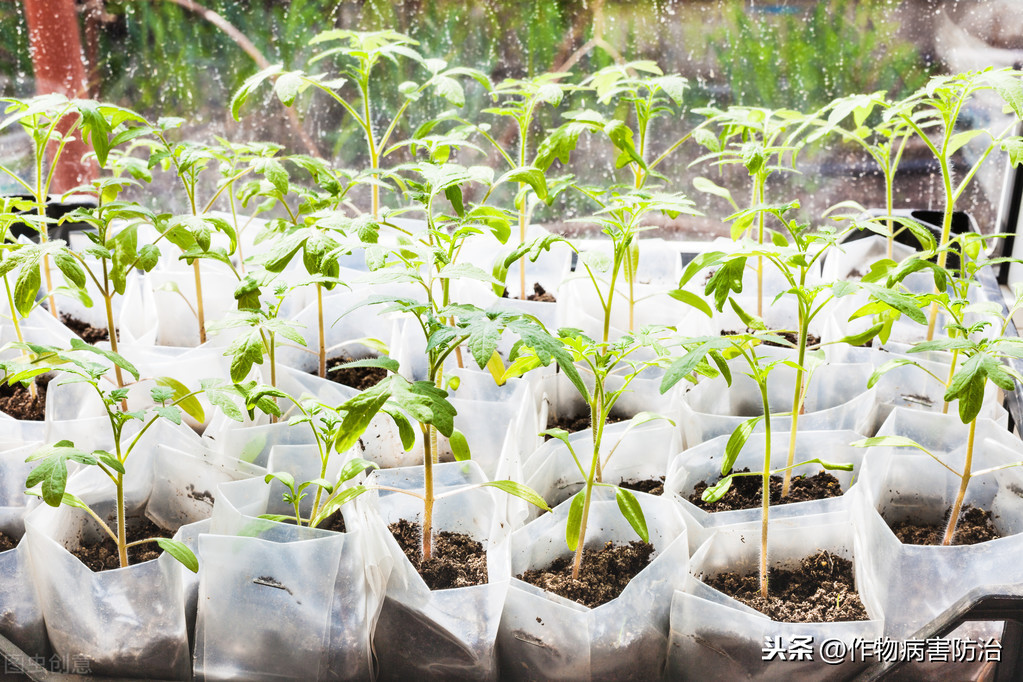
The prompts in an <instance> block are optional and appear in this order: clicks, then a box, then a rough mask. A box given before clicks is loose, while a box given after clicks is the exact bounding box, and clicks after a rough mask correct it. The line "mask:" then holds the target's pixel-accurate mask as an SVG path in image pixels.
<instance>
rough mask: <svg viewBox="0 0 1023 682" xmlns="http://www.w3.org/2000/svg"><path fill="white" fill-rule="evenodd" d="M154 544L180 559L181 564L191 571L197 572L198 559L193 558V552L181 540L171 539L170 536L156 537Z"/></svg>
mask: <svg viewBox="0 0 1023 682" xmlns="http://www.w3.org/2000/svg"><path fill="white" fill-rule="evenodd" d="M156 544H157V545H159V546H160V549H162V550H163V551H165V552H167V554H170V555H171V556H172V557H174V558H175V559H177V560H178V561H180V562H181V565H183V566H184V567H185V568H187V569H188V570H190V571H191V572H192V573H198V572H199V560H198V559H196V558H195V554H193V553H192V550H190V549H189V548H188V547H187V546H186V545H185V544H184V543H183V542H178V541H177V540H171V539H170V538H156Z"/></svg>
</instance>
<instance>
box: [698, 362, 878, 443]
mask: <svg viewBox="0 0 1023 682" xmlns="http://www.w3.org/2000/svg"><path fill="white" fill-rule="evenodd" d="M872 371H873V370H872V368H871V366H870V365H867V364H863V363H855V364H833V365H832V364H826V365H823V366H821V367H819V368H818V369H817V370H816V371H815V372H814V373H813V376H812V378H811V379H810V384H809V388H808V389H807V391H806V398H805V400H804V402H803V405H804V410H805V412H804V413H803V414H802V415H800V417H799V430H800V431H825V430H848V431H855V432H857V433H862V434H865V435H871V434H872V433H873V430H874V422H875V415H876V413H877V395H876V393H875V391H874V389H868V388H867V380H868V379H869V378H870V375H871V373H872ZM795 374H796V371H795V370H794V369H793V368H791V367H788V366H784V365H783V366H780V367H778V368H777V369H775V370H773V371H772V372H771V374H770V377H769V378H768V381H767V387H768V400H769V404H770V405H771V411H772V414H771V429H772V431H773V432H774V433H776V434H787V433H788V432H789V430H790V428H791V426H792V417H790V416H788V415H784V414H774V413H775V412H788V411H791V409H792V392H793V387H794V383H793V382H794V381H795ZM681 407H682V414H681V424H682V439H683V442H684V444H685V446H686V447H687V448H691V447H694V446H696V445H699V444H700V443H702V442H704V441H707V440H710V439H711V438H715V437H717V436H723V435H730V434H731V433H732V432H733V431H734V430H735V428H736V427H737V426H738V425H739V424H740V423H741V422H743V421H745V420H746V419H748V418H749V417H752V416H755V415H758V414H761V413H762V411H763V408H762V402H761V397H760V388H759V387H758V386H757V384H756V382H754V381H753V380H752V379H751V378H749V377H748V376H746V375H745V374H742V373H741V372H734V371H733V373H732V385H731V387H728V386H727V385H726V384H725V381H724V380H723V379H722V378H720V377H717V378H715V379H709V380H708V379H703V380H701V381H700V382H699V383H697V384H696V385H695V386H693V387H692V388H691V389H689V391H688V392H686V393H685V394H684V395H683V396H682V404H681ZM763 428H764V423H763V420H761V421H760V422H759V423H758V424H757V427H756V429H757V430H758V431H762V430H763Z"/></svg>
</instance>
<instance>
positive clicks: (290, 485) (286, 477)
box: [263, 471, 295, 493]
mask: <svg viewBox="0 0 1023 682" xmlns="http://www.w3.org/2000/svg"><path fill="white" fill-rule="evenodd" d="M274 480H277V481H280V482H281V483H283V484H284V487H285V488H287V489H288V490H290V491H291V492H293V493H294V492H295V477H294V476H292V475H291V474H289V473H288V472H287V471H272V472H270V473H268V474H267V475H266V476H264V477H263V482H264V483H269V482H270V481H274Z"/></svg>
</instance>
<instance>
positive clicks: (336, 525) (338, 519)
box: [316, 509, 346, 533]
mask: <svg viewBox="0 0 1023 682" xmlns="http://www.w3.org/2000/svg"><path fill="white" fill-rule="evenodd" d="M316 527H317V528H320V529H322V530H332V531H334V532H335V533H344V532H346V530H345V517H343V516H341V510H340V509H338V510H337V511H336V512H334V513H333V514H331V515H330V516H328V517H327V518H325V519H323V521H321V522H320V525H318V526H316Z"/></svg>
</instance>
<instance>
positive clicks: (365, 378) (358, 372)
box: [310, 355, 387, 391]
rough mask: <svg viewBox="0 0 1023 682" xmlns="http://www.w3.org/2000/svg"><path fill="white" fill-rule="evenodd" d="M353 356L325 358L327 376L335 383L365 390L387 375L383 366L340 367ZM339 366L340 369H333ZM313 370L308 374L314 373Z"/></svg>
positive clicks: (352, 359)
mask: <svg viewBox="0 0 1023 682" xmlns="http://www.w3.org/2000/svg"><path fill="white" fill-rule="evenodd" d="M354 360H355V358H353V357H352V356H350V355H339V356H338V357H336V358H327V378H328V379H330V380H331V381H333V382H334V383H337V384H342V385H344V386H351V387H352V388H354V389H356V390H359V391H365V390H366V389H367V388H372V387H373V386H376V385H377V383H379V382H380V380H381V379H383V378H385V377H386V376H387V370H386V369H384V368H383V367H341V365H343V364H345V363H346V362H352V361H354ZM336 367H340V369H335V368H336ZM316 373H317V370H313V371H312V372H310V374H316Z"/></svg>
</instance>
